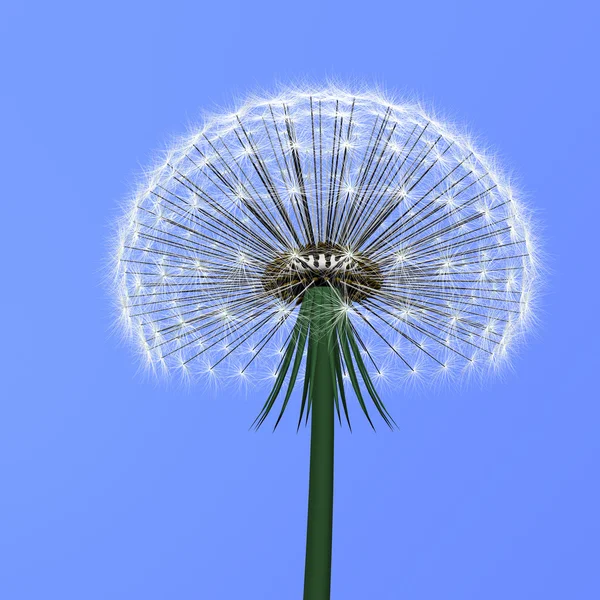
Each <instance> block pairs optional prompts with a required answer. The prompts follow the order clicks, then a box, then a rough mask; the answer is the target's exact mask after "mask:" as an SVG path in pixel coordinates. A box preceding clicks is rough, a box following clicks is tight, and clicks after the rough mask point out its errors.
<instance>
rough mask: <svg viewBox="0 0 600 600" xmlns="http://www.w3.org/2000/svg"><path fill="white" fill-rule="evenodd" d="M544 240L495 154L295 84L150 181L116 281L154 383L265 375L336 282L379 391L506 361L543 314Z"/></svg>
mask: <svg viewBox="0 0 600 600" xmlns="http://www.w3.org/2000/svg"><path fill="white" fill-rule="evenodd" d="M536 248H537V243H536V238H535V235H534V232H533V228H532V225H531V218H530V216H529V213H528V211H527V210H526V208H525V207H524V204H523V202H522V199H521V198H520V195H519V193H518V190H516V189H515V188H514V186H513V185H512V184H511V182H510V181H509V180H508V179H507V178H506V177H505V176H504V175H503V174H502V171H501V170H500V169H499V167H498V165H497V161H496V160H495V159H494V158H493V157H490V156H489V155H487V154H486V153H483V152H480V151H479V150H478V149H477V148H476V144H475V143H474V142H473V141H472V139H471V138H470V137H469V136H468V135H465V134H464V133H461V132H459V131H458V130H456V129H455V128H454V127H453V126H452V125H449V124H446V123H445V122H444V120H443V119H442V118H440V117H439V116H437V115H434V114H432V113H431V111H428V110H426V109H424V108H423V107H422V106H420V105H416V104H413V103H409V102H396V101H395V100H394V99H392V98H387V97H385V96H384V95H383V94H381V93H379V92H373V91H369V90H359V91H357V92H353V91H352V90H347V89H343V88H341V87H336V86H327V87H323V88H315V89H301V88H290V89H287V90H282V91H281V92H279V93H277V94H275V95H272V96H265V97H260V98H259V97H255V98H251V99H249V101H247V102H246V103H243V104H242V105H240V106H238V107H235V109H234V110H230V111H229V112H228V113H224V114H216V115H214V116H213V117H211V118H210V119H208V120H207V121H206V122H205V123H203V124H202V125H201V126H200V127H197V128H195V129H194V130H192V131H190V132H189V134H188V135H187V136H186V137H185V138H184V139H182V140H181V141H180V142H178V143H177V144H175V146H174V147H173V148H171V149H170V150H169V151H168V152H167V153H166V154H165V155H164V156H163V157H162V158H161V160H159V161H158V162H157V163H156V165H155V166H154V167H153V168H151V169H149V170H148V171H147V172H146V174H145V176H144V181H143V182H142V184H141V185H140V186H139V189H138V190H137V192H136V193H135V194H134V196H133V197H132V199H131V201H130V203H129V205H128V206H127V208H126V210H125V211H124V215H123V218H122V219H121V220H120V223H119V230H118V234H117V236H116V239H115V245H114V251H113V256H112V262H113V264H114V265H115V269H114V277H113V281H114V288H115V295H116V297H117V298H118V303H117V304H118V306H117V310H118V313H119V321H120V323H122V327H123V330H124V331H125V332H126V334H127V335H128V336H129V337H131V338H132V339H133V340H134V342H135V344H136V345H137V347H138V349H139V350H140V354H141V355H142V356H143V357H144V360H145V361H146V363H147V364H148V365H149V366H150V367H151V368H152V369H154V370H155V371H156V372H159V373H177V374H179V375H180V376H181V377H183V378H184V379H186V380H187V379H194V378H204V379H207V380H209V381H210V382H216V381H218V380H219V378H221V379H222V378H225V379H227V380H229V379H231V380H232V381H236V382H238V383H239V382H254V383H260V382H261V381H262V382H269V381H271V382H272V379H273V377H274V376H275V374H276V373H277V372H278V365H279V364H280V362H281V360H282V356H283V352H284V348H285V347H286V343H287V340H288V339H289V335H290V334H291V327H292V325H293V323H295V322H296V320H297V319H298V318H299V311H300V307H301V306H302V301H303V298H304V295H305V293H306V291H307V290H308V289H311V288H315V287H319V286H328V287H331V288H335V289H336V290H337V291H338V292H339V297H340V304H339V307H338V309H337V312H336V316H335V319H346V318H347V319H348V320H349V322H350V323H351V325H352V328H353V331H354V332H355V334H356V336H357V340H358V341H359V343H360V352H361V354H362V355H363V356H364V357H365V364H368V365H369V368H370V369H371V368H372V372H373V373H374V382H375V383H376V384H378V382H382V383H388V384H389V385H390V386H393V385H394V382H397V381H402V382H404V383H406V384H407V385H409V384H410V383H409V382H412V381H418V382H419V384H425V383H426V382H428V381H430V380H431V381H433V380H436V379H438V380H446V379H448V378H450V377H451V376H452V377H455V376H456V377H458V376H460V375H464V376H466V377H468V376H469V374H470V373H479V374H480V373H485V372H494V371H496V370H498V369H499V368H500V367H501V366H502V365H503V364H506V363H507V361H509V360H510V357H511V354H512V353H513V352H512V351H513V348H514V347H515V345H516V344H517V343H518V341H519V340H520V339H522V337H523V334H524V333H525V331H526V330H527V328H528V327H529V325H530V324H531V323H532V322H533V316H534V313H535V304H536V290H537V280H538V272H539V264H540V261H539V254H538V252H537V250H536ZM301 376H302V375H301ZM342 376H343V377H344V378H347V377H348V373H347V372H345V371H344V373H342Z"/></svg>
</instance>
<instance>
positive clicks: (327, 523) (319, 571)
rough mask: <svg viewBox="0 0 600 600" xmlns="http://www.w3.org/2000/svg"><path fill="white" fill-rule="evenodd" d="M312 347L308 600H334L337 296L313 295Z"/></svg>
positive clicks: (319, 291)
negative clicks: (334, 332)
mask: <svg viewBox="0 0 600 600" xmlns="http://www.w3.org/2000/svg"><path fill="white" fill-rule="evenodd" d="M312 293H313V294H314V298H315V300H316V301H315V307H314V310H313V311H312V316H311V323H310V328H311V329H310V334H309V344H312V345H313V351H314V352H315V353H316V356H315V363H314V371H313V374H312V378H311V384H312V385H311V388H310V398H311V410H312V416H311V436H310V476H309V492H308V523H307V531H306V563H305V570H304V600H329V598H330V589H331V547H332V534H333V451H334V395H335V374H334V372H333V362H332V361H331V353H332V349H333V344H334V343H335V339H334V336H333V335H332V331H331V323H332V321H333V318H334V314H333V306H334V297H333V294H335V291H334V290H332V289H328V288H324V287H322V288H317V289H314V290H312Z"/></svg>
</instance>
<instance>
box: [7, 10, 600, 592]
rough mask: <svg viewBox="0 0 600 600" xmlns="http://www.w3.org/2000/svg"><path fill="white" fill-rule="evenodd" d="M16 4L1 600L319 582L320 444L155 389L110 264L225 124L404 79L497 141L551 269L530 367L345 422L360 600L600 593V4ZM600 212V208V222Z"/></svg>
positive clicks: (397, 86)
mask: <svg viewBox="0 0 600 600" xmlns="http://www.w3.org/2000/svg"><path fill="white" fill-rule="evenodd" d="M324 4H325V5H322V4H321V3H319V2H307V1H303V2H297V3H292V2H289V3H281V2H277V3H276V2H273V3H265V2H257V3H251V2H247V3H242V2H239V3H236V2H220V3H218V4H217V3H214V4H208V3H201V2H187V3H186V2H169V3H167V2H164V3H153V2H121V3H115V2H103V3H97V4H96V5H90V4H89V3H85V4H82V3H67V2H54V3H39V2H38V3H35V2H34V3H26V2H23V3H19V4H18V5H17V4H16V3H13V4H12V5H5V6H4V7H3V8H2V9H0V10H1V13H0V56H1V57H2V58H1V59H0V60H1V61H2V84H3V85H2V93H1V95H0V108H1V110H0V131H1V133H2V135H1V140H2V144H0V154H1V164H2V175H3V176H2V198H3V228H2V236H1V237H0V244H1V247H2V255H3V256H4V257H5V258H7V264H6V265H5V267H4V272H3V273H4V276H3V283H2V287H3V295H2V296H3V314H4V319H3V329H2V344H1V348H2V362H1V364H2V371H3V375H2V380H1V381H2V400H1V401H0V481H2V491H1V492H0V532H1V533H0V597H2V598H7V599H10V600H25V599H27V600H29V599H36V600H37V599H39V598H44V599H47V600H50V599H52V600H53V599H55V598H56V599H60V600H71V599H73V600H75V599H76V600H81V599H85V600H96V599H98V600H100V599H102V600H104V599H106V598H111V600H120V599H127V600H130V599H131V598H144V600H154V599H163V598H178V599H180V600H186V599H192V598H210V599H211V600H212V599H215V600H217V599H221V598H223V599H229V598H247V599H250V598H251V599H257V600H269V599H282V598H285V599H287V598H299V597H300V596H301V592H302V578H303V561H304V535H305V517H306V500H307V483H308V443H309V435H308V433H309V432H308V431H307V430H305V431H301V432H300V433H299V434H298V435H296V433H295V430H294V427H293V424H292V423H291V421H288V424H287V426H284V427H283V428H281V429H280V430H278V432H277V433H276V434H271V433H270V431H269V430H268V429H265V430H263V431H261V432H260V433H251V432H248V426H249V424H250V423H251V421H252V420H253V418H254V416H255V415H256V413H257V411H258V410H259V408H260V406H261V400H262V398H261V397H258V396H256V397H255V396H252V395H240V396H237V395H236V394H234V393H231V392H228V393H227V394H221V395H220V396H219V395H215V394H214V393H213V392H210V391H208V390H205V389H203V388H199V387H198V388H191V389H187V390H186V389H182V388H181V387H180V386H173V385H167V384H164V383H158V382H156V381H151V380H148V379H147V378H145V377H143V376H141V375H140V374H139V372H138V368H137V363H136V359H135V357H134V355H133V352H132V351H131V349H130V348H128V347H127V346H126V345H123V344H122V343H121V342H120V340H119V337H118V336H117V335H115V334H114V330H113V325H112V316H111V312H110V302H109V298H108V293H107V290H106V288H105V286H104V285H103V282H102V267H103V264H104V263H105V261H106V257H107V251H108V236H109V232H110V226H111V223H112V221H113V219H114V217H115V216H116V215H117V214H118V206H119V202H120V201H121V200H122V199H123V198H124V197H125V196H126V195H127V193H128V192H129V191H130V189H131V188H132V186H133V184H134V175H135V173H137V172H139V170H140V169H141V167H142V166H143V165H144V164H147V163H148V161H149V160H150V158H151V157H152V155H153V153H154V151H156V150H157V149H160V148H161V147H163V146H164V145H165V143H166V142H167V141H168V140H169V138H170V136H172V135H176V134H179V133H182V132H183V131H184V130H185V128H186V126H187V124H188V123H189V121H190V120H192V119H194V118H195V117H197V116H198V115H199V114H200V111H201V109H203V108H208V109H212V108H215V107H218V106H229V105H231V103H232V102H233V101H234V100H235V99H236V98H238V97H240V96H243V95H244V94H246V93H247V92H249V91H252V90H255V89H263V88H267V89H269V88H272V87H273V85H274V84H276V83H278V82H284V83H285V82H288V81H295V80H297V79H299V78H302V79H306V78H308V79H310V80H312V81H316V82H322V81H324V80H325V78H326V77H328V76H329V77H332V76H335V77H339V78H341V79H342V80H343V81H346V82H352V81H356V80H358V81H362V82H367V83H378V84H382V85H383V86H385V87H386V88H388V89H390V90H397V91H399V92H405V93H409V94H413V95H416V96H417V97H420V98H423V99H425V100H426V101H427V102H429V103H432V104H433V105H434V106H436V107H438V108H440V109H442V110H443V111H445V112H446V113H447V114H449V115H451V116H452V117H453V118H454V119H456V121H458V122H459V123H462V124H464V125H465V126H466V127H467V128H469V129H471V130H473V131H474V132H476V133H477V134H479V135H480V136H481V139H482V140H483V141H484V142H485V143H486V144H489V146H490V147H491V148H493V149H494V150H495V151H496V152H498V153H499V155H500V156H501V157H502V159H503V162H504V164H505V165H506V166H507V168H508V169H509V170H510V171H511V172H512V173H513V174H514V175H515V176H516V178H517V180H518V182H519V184H520V186H521V188H522V189H524V190H525V192H526V194H527V196H528V199H529V204H530V205H531V206H532V207H533V208H534V209H535V211H536V214H537V220H538V222H539V224H540V225H541V231H542V236H543V246H544V250H545V252H546V254H547V257H548V258H547V265H548V267H549V270H548V273H547V275H546V276H545V289H544V295H543V297H542V300H541V305H540V311H539V318H540V322H539V325H538V327H537V328H536V331H535V333H534V334H533V335H531V336H530V338H529V340H528V343H527V344H526V345H525V346H524V347H523V348H522V349H521V350H520V351H519V353H518V354H517V356H516V357H515V360H514V363H513V364H514V368H513V370H511V371H509V372H507V373H505V374H504V376H503V377H502V378H500V379H497V380H490V381H488V382H486V383H485V384H484V385H471V386H468V387H466V388H463V389H459V388H452V389H440V388H436V389H434V390H421V391H415V390H403V389H402V388H401V387H400V386H398V388H397V390H395V391H394V392H392V393H390V394H388V397H387V399H388V402H387V404H388V406H389V407H390V409H391V410H392V413H393V415H394V417H395V419H396V421H397V422H398V423H399V424H400V431H398V432H395V433H390V432H387V431H384V430H383V429H381V431H378V432H377V433H376V434H374V433H373V432H371V431H370V430H369V429H368V427H367V426H366V425H365V424H364V423H357V427H356V430H355V432H354V433H353V434H352V435H350V434H349V433H348V432H347V431H346V430H344V431H340V432H338V435H337V446H336V452H337V457H336V460H337V462H336V488H335V495H336V496H335V518H334V551H333V553H334V558H333V583H332V597H333V598H344V599H351V598H352V599H353V598H361V599H362V598H377V599H378V600H388V599H389V600H395V599H402V598H411V599H412V600H421V599H431V598H436V599H437V598H443V599H444V600H446V599H448V600H454V599H456V600H470V599H473V600H475V599H477V600H479V599H481V598H485V599H486V600H505V599H506V598H511V599H512V600H521V599H523V600H524V599H527V600H530V599H533V598H544V600H550V599H554V598H556V599H564V598H578V599H581V600H587V599H588V598H589V599H592V598H598V597H600V571H599V570H598V564H599V562H600V542H599V540H600V513H599V512H598V508H597V507H598V506H600V483H599V482H598V477H597V472H598V460H599V458H600V437H599V436H598V431H599V426H600V402H599V399H598V393H597V391H594V390H597V387H598V384H597V382H598V370H599V368H600V352H599V350H598V339H599V334H600V331H599V324H598V319H597V317H596V314H595V313H596V310H597V306H598V291H599V287H600V286H599V284H598V278H597V276H596V271H597V265H598V257H597V253H598V247H597V237H598V226H597V224H596V222H595V221H594V219H595V218H596V217H597V215H596V214H595V213H594V212H593V210H594V208H593V207H594V206H597V204H598V183H597V177H596V171H597V168H598V139H599V137H598V136H599V134H600V131H599V107H600V99H599V97H598V96H599V94H598V90H599V84H598V78H597V62H598V57H599V52H598V50H599V48H598V42H597V31H596V27H595V25H596V24H597V22H598V17H599V15H598V9H597V8H596V6H595V3H592V2H591V1H588V2H582V1H573V2H569V3H553V2H522V1H521V2H514V1H507V2H501V3H500V2H497V3H488V2H460V1H459V2H453V3H445V2H437V1H434V2H428V3H426V4H422V3H421V4H419V3H412V4H411V5H404V4H403V3H395V2H377V1H373V2H366V3H363V2H344V3H324ZM588 211H590V212H588Z"/></svg>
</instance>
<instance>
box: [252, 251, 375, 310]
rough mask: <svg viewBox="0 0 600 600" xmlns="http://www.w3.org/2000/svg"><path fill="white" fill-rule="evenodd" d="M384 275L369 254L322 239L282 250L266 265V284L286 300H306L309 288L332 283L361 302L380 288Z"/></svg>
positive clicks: (345, 295)
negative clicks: (288, 250) (282, 251)
mask: <svg viewBox="0 0 600 600" xmlns="http://www.w3.org/2000/svg"><path fill="white" fill-rule="evenodd" d="M382 283H383V276H382V273H381V269H380V268H379V266H378V265H377V264H376V263H375V262H374V261H373V260H371V259H369V258H368V257H367V256H366V255H364V254H362V253H357V252H352V251H350V250H348V249H347V248H343V247H341V246H338V245H336V244H328V243H325V242H320V243H318V244H311V245H305V246H302V247H300V248H298V249H296V250H293V251H291V252H286V253H282V254H280V255H279V256H277V257H276V258H275V259H274V260H272V261H271V262H270V263H269V264H268V265H267V267H266V268H265V271H264V275H263V287H264V289H265V290H266V291H268V292H270V293H272V294H273V295H275V296H277V297H279V298H282V299H284V300H289V301H291V300H296V301H298V302H301V301H302V297H303V296H304V292H305V291H306V290H307V289H308V288H309V287H315V286H331V287H334V288H336V289H338V290H339V291H340V293H341V294H342V296H343V297H346V298H347V299H348V300H353V301H359V300H364V299H366V298H368V297H369V296H370V295H371V293H372V292H374V291H376V290H379V289H380V288H381V285H382Z"/></svg>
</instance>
